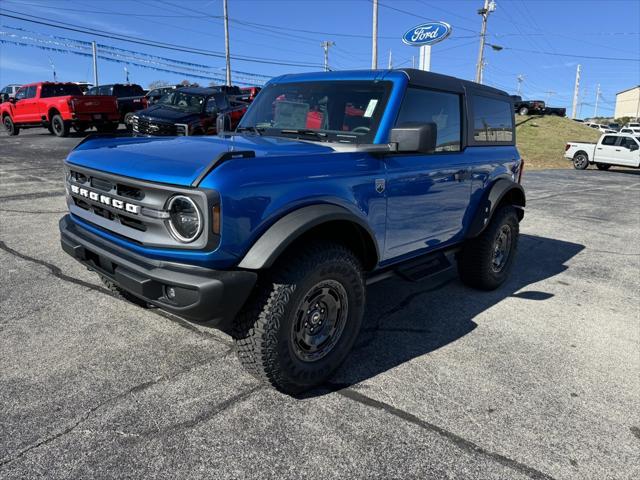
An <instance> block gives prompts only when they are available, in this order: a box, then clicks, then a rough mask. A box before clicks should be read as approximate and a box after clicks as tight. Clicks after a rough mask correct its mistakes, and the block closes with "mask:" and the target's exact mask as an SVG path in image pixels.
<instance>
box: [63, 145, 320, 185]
mask: <svg viewBox="0 0 640 480" xmlns="http://www.w3.org/2000/svg"><path fill="white" fill-rule="evenodd" d="M231 150H233V151H237V152H240V151H245V150H252V151H254V152H255V156H256V157H269V156H278V157H281V156H286V155H314V154H322V153H328V152H331V151H333V149H332V148H331V147H329V146H327V145H322V144H321V143H311V142H304V141H298V140H295V139H287V138H276V137H258V136H252V135H232V136H227V137H217V136H210V137H165V138H163V137H151V138H149V137H115V138H113V137H110V138H104V137H103V138H100V137H98V138H93V139H92V138H87V140H85V141H83V142H81V143H80V144H79V145H78V146H77V147H76V148H75V149H74V150H73V151H72V152H71V153H70V154H69V156H68V157H67V163H69V164H72V165H78V166H82V167H85V168H90V169H92V170H99V171H103V172H108V173H112V174H115V175H122V176H125V177H131V178H136V179H139V180H146V181H149V182H157V183H166V184H171V185H180V186H184V187H188V186H190V185H191V184H192V183H193V182H194V181H195V180H196V179H197V178H198V176H199V175H200V174H201V173H202V172H203V171H204V170H205V169H207V167H208V166H209V165H210V164H211V163H212V162H213V161H214V160H215V159H216V158H218V157H219V156H220V155H222V154H223V153H226V152H229V151H231ZM231 161H247V160H243V159H237V160H231Z"/></svg>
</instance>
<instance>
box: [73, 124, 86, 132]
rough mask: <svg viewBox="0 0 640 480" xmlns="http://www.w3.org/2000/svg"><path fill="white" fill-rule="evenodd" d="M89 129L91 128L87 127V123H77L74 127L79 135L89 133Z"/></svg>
mask: <svg viewBox="0 0 640 480" xmlns="http://www.w3.org/2000/svg"><path fill="white" fill-rule="evenodd" d="M88 128H89V125H87V124H85V123H76V124H75V125H74V126H73V129H74V130H75V131H76V132H78V133H84V132H86V131H87V129H88Z"/></svg>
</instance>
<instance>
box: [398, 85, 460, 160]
mask: <svg viewBox="0 0 640 480" xmlns="http://www.w3.org/2000/svg"><path fill="white" fill-rule="evenodd" d="M420 123H422V124H424V123H433V124H435V126H436V149H435V151H436V152H458V151H460V143H461V142H460V139H461V137H462V128H461V122H460V97H459V96H458V95H456V94H453V93H443V92H434V91H431V90H423V89H419V88H409V89H407V93H406V94H405V97H404V100H403V101H402V107H401V108H400V113H399V114H398V118H397V120H396V126H397V127H402V126H410V125H415V124H420Z"/></svg>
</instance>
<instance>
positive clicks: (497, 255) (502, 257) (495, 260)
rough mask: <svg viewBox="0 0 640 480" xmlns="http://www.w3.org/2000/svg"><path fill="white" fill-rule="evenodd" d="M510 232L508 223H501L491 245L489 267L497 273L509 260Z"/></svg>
mask: <svg viewBox="0 0 640 480" xmlns="http://www.w3.org/2000/svg"><path fill="white" fill-rule="evenodd" d="M511 244H512V234H511V227H510V226H509V225H503V226H502V227H500V230H499V231H498V235H497V236H496V241H495V244H494V247H493V257H492V259H491V269H492V270H493V271H494V272H496V273H499V272H501V271H502V270H504V267H505V266H506V265H507V263H508V262H509V255H511Z"/></svg>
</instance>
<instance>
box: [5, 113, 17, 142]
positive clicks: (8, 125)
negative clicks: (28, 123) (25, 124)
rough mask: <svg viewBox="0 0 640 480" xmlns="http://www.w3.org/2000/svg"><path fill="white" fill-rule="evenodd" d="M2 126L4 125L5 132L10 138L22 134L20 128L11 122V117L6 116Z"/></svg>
mask: <svg viewBox="0 0 640 480" xmlns="http://www.w3.org/2000/svg"><path fill="white" fill-rule="evenodd" d="M2 125H4V131H5V132H7V135H9V136H10V137H13V136H15V135H18V134H19V133H20V127H17V126H16V124H15V123H13V120H11V117H10V116H9V115H6V116H5V117H4V118H3V119H2Z"/></svg>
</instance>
